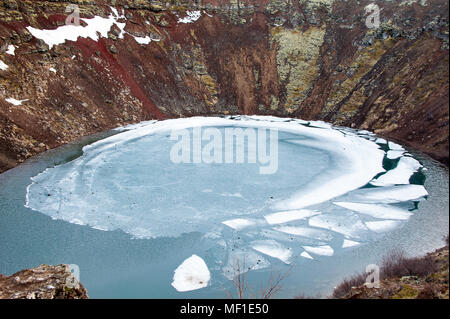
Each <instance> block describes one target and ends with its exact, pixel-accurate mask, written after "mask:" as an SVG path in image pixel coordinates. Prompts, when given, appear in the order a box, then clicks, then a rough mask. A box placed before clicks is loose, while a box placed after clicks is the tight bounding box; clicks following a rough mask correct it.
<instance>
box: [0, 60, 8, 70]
mask: <svg viewBox="0 0 450 319" xmlns="http://www.w3.org/2000/svg"><path fill="white" fill-rule="evenodd" d="M7 69H8V66H7V65H6V64H5V62H3V61H2V60H0V70H2V71H6V70H7Z"/></svg>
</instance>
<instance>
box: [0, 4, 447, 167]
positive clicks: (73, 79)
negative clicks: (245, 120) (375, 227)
mask: <svg viewBox="0 0 450 319" xmlns="http://www.w3.org/2000/svg"><path fill="white" fill-rule="evenodd" d="M371 3H372V1H368V0H360V1H356V0H347V1H345V0H227V1H217V0H204V1H188V0H180V1H178V0H173V1H145V0H134V1H131V0H130V1H126V0H117V1H115V0H110V1H107V0H102V1H89V0H77V1H76V0H72V1H62V0H61V1H57V0H53V1H27V0H23V1H20V0H0V171H4V170H6V169H9V168H11V167H14V166H15V165H17V164H18V163H20V162H22V161H23V160H25V159H26V158H28V157H30V156H32V155H34V154H36V153H39V152H42V151H45V150H47V149H49V148H53V147H56V146H59V145H61V144H64V143H67V142H69V141H72V140H74V139H76V138H78V137H80V136H84V135H88V134H91V133H94V132H98V131H103V130H106V129H109V128H112V127H116V126H119V125H123V124H126V123H134V122H139V121H142V120H148V119H164V118H173V117H182V116H192V115H212V114H214V115H217V114H235V113H240V114H267V115H268V114H271V115H278V116H289V117H299V118H303V119H315V120H317V119H319V120H325V121H329V122H333V123H335V124H337V125H344V126H350V127H355V128H361V129H368V130H372V131H375V132H376V133H378V134H380V135H382V136H386V137H389V138H393V139H397V140H399V141H400V142H402V143H403V144H407V145H411V146H413V147H415V148H418V149H420V150H422V151H424V152H426V153H428V154H431V155H432V156H434V157H435V158H437V159H440V160H441V161H444V162H447V161H448V152H449V150H448V120H449V116H448V106H449V93H448V90H449V82H448V71H449V68H448V63H449V61H448V1H446V0H404V1H400V0H399V1H392V0H384V1H373V3H376V4H377V5H378V6H379V8H380V9H381V13H380V26H379V27H378V28H368V26H367V25H366V19H367V17H368V15H369V14H370V13H366V11H365V7H366V6H367V5H369V4H371ZM69 4H76V5H78V6H79V9H80V15H81V18H86V19H90V18H94V17H95V16H97V17H103V18H105V19H107V18H108V17H110V18H109V19H110V21H111V19H113V20H114V23H113V24H112V25H111V28H110V29H109V30H107V31H108V32H105V34H104V36H100V37H98V36H96V37H97V38H95V37H94V38H83V37H79V38H78V39H73V40H74V41H70V40H67V41H62V42H61V43H60V44H56V45H49V43H48V41H49V40H48V39H47V40H45V39H39V37H36V34H37V33H36V30H44V29H45V30H54V29H57V28H61V27H62V26H64V25H65V23H66V22H65V21H66V18H67V15H68V13H66V9H67V6H68V5H69ZM369 8H370V7H369ZM115 10H117V15H116V14H115ZM74 21H75V20H74ZM84 21H85V22H83V19H82V22H81V24H82V26H87V24H88V23H86V22H89V21H88V20H84ZM105 21H106V20H105ZM30 27H31V28H30ZM33 28H34V29H33ZM79 28H81V27H79ZM32 31H33V32H34V34H35V35H33V32H32ZM41 38H42V37H41ZM56 38H57V37H54V39H53V40H55V41H56ZM46 41H47V43H46ZM12 99H14V100H12Z"/></svg>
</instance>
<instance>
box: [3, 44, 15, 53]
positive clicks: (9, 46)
mask: <svg viewBox="0 0 450 319" xmlns="http://www.w3.org/2000/svg"><path fill="white" fill-rule="evenodd" d="M15 51H16V47H15V46H14V45H12V44H10V45H8V50H6V52H5V53H6V54H9V55H15V53H14V52H15Z"/></svg>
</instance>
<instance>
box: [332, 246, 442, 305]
mask: <svg viewBox="0 0 450 319" xmlns="http://www.w3.org/2000/svg"><path fill="white" fill-rule="evenodd" d="M437 270H438V266H437V265H436V263H435V262H434V261H433V258H431V257H430V256H425V257H414V258H408V257H406V256H405V254H404V253H403V252H402V251H400V250H394V251H392V252H391V253H389V254H388V255H386V256H385V257H383V259H382V260H381V267H380V279H387V278H401V277H403V276H419V277H423V276H427V275H429V274H431V273H434V272H436V271H437ZM366 278H367V274H366V273H360V274H357V275H355V276H353V277H350V278H348V279H347V278H346V279H344V280H343V281H342V282H341V283H340V284H339V285H338V286H337V287H336V288H335V289H334V291H333V294H332V296H331V297H332V298H343V297H345V296H346V295H348V294H349V293H350V292H351V290H352V288H353V287H358V286H362V285H363V284H364V283H365V282H366Z"/></svg>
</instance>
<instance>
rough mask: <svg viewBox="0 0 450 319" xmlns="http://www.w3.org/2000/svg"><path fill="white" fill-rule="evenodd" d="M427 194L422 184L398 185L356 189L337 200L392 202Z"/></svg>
mask: <svg viewBox="0 0 450 319" xmlns="http://www.w3.org/2000/svg"><path fill="white" fill-rule="evenodd" d="M425 196H428V192H427V191H426V189H425V187H423V185H413V184H411V185H399V186H387V187H376V188H364V189H358V190H355V191H353V192H350V193H348V194H346V195H345V196H343V197H341V198H339V199H340V200H339V201H341V200H342V201H349V202H356V203H369V204H378V203H380V204H392V203H401V202H407V201H416V200H421V199H423V198H424V197H425Z"/></svg>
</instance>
